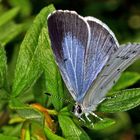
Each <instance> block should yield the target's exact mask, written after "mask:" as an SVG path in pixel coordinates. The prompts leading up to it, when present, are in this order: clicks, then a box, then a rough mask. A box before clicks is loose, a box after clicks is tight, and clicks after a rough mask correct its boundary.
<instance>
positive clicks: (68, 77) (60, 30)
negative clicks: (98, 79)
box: [48, 11, 89, 100]
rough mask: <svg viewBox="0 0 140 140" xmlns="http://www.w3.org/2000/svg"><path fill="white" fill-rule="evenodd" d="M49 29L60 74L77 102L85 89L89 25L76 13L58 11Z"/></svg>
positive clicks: (52, 18) (53, 16) (50, 22)
mask: <svg viewBox="0 0 140 140" xmlns="http://www.w3.org/2000/svg"><path fill="white" fill-rule="evenodd" d="M48 28H49V34H50V39H51V45H52V49H53V52H54V54H55V58H56V61H57V64H58V66H59V68H60V72H61V74H62V77H63V79H64V81H65V84H66V86H67V87H68V89H69V91H70V93H71V94H72V96H73V98H74V99H75V100H76V99H77V97H79V96H80V94H81V92H80V91H81V90H82V87H83V66H84V65H83V63H84V55H85V54H84V53H85V49H86V47H87V44H88V38H89V33H88V32H89V30H88V26H87V23H86V22H84V20H83V19H82V18H81V17H79V16H78V15H77V14H76V13H75V12H68V11H65V12H63V11H56V12H55V13H53V14H52V15H51V16H50V17H49V18H48Z"/></svg>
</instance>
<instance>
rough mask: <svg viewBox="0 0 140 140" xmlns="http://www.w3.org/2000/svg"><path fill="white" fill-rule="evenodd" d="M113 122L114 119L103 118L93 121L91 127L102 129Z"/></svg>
mask: <svg viewBox="0 0 140 140" xmlns="http://www.w3.org/2000/svg"><path fill="white" fill-rule="evenodd" d="M113 124H115V121H114V120H112V119H109V118H104V119H103V120H101V121H99V122H98V123H95V124H94V125H93V129H94V130H102V129H106V128H108V127H110V126H112V125H113Z"/></svg>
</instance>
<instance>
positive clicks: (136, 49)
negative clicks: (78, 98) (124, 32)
mask: <svg viewBox="0 0 140 140" xmlns="http://www.w3.org/2000/svg"><path fill="white" fill-rule="evenodd" d="M139 57H140V44H127V45H122V46H121V47H120V48H119V49H118V50H117V52H116V53H115V54H114V55H112V56H111V58H110V60H109V61H108V62H107V64H106V66H105V67H104V69H103V70H102V72H101V73H100V74H99V75H98V78H97V79H96V80H95V82H94V84H93V85H92V86H91V87H90V89H89V90H88V92H87V94H86V96H85V98H84V101H83V105H84V106H85V107H86V108H89V110H91V111H93V110H95V109H96V107H97V105H98V104H99V103H100V102H101V101H102V100H103V99H104V97H105V95H106V94H107V92H108V90H109V89H110V88H111V87H112V86H113V85H114V84H115V83H116V81H117V80H118V78H119V77H120V74H121V72H122V71H124V70H125V69H126V68H127V67H128V66H130V65H131V64H132V63H133V62H134V61H135V60H136V59H138V58H139Z"/></svg>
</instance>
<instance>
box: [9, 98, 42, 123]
mask: <svg viewBox="0 0 140 140" xmlns="http://www.w3.org/2000/svg"><path fill="white" fill-rule="evenodd" d="M9 106H10V108H11V109H13V110H16V112H17V113H18V114H19V115H20V116H21V117H22V118H24V119H28V120H34V121H37V122H39V123H40V124H41V125H43V124H44V116H43V114H42V113H41V112H39V111H38V110H37V109H35V108H33V107H31V106H29V105H25V104H23V103H22V102H20V101H19V99H16V98H12V99H11V100H10V104H9Z"/></svg>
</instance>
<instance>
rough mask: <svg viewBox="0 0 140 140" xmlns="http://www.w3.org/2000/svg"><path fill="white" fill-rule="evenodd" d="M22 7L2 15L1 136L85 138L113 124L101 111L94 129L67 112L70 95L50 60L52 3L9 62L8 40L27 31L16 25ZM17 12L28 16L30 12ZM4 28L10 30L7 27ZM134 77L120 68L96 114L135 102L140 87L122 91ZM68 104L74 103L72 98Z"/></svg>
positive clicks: (55, 139) (136, 75)
mask: <svg viewBox="0 0 140 140" xmlns="http://www.w3.org/2000/svg"><path fill="white" fill-rule="evenodd" d="M13 4H14V5H15V4H17V3H14V2H13ZM27 4H28V3H27ZM28 6H30V5H28ZM22 8H25V7H16V8H13V9H12V10H9V11H6V12H3V13H2V12H1V15H0V45H1V46H0V60H1V61H0V100H1V105H0V107H1V116H3V115H4V116H5V117H4V118H2V120H1V121H0V124H1V126H3V127H2V128H1V134H0V139H11V140H17V139H19V136H21V138H22V139H25V140H30V139H33V140H34V139H49V140H64V139H69V140H85V139H86V140H89V139H90V136H89V135H90V134H89V133H90V132H86V131H84V128H85V127H86V128H88V129H89V130H90V131H93V132H96V131H102V130H104V129H105V128H106V129H107V130H108V128H111V127H112V128H113V127H116V125H115V123H117V122H118V119H117V118H115V117H108V116H106V114H103V113H101V114H99V115H100V116H102V118H103V120H102V121H99V120H97V119H96V118H92V119H93V122H94V126H92V127H91V125H90V124H88V122H87V123H83V122H81V121H79V120H78V119H77V118H75V117H74V116H73V115H72V114H71V113H70V109H69V106H68V105H69V103H67V102H66V101H67V100H66V99H67V98H70V97H69V93H68V91H67V89H66V87H65V85H64V83H63V81H62V78H61V75H60V73H59V70H58V68H57V66H56V64H55V62H54V58H53V54H52V51H51V49H50V41H49V36H48V30H47V20H46V19H47V16H48V15H49V14H50V13H51V12H53V11H54V10H55V8H54V6H53V5H49V6H47V7H45V8H43V9H42V10H41V11H40V13H39V14H38V15H37V16H36V18H35V19H34V21H33V23H32V25H31V26H30V28H29V29H28V31H27V33H26V35H25V37H24V39H23V41H22V43H21V45H20V50H19V53H18V57H17V59H16V56H17V52H18V51H17V48H15V50H14V53H13V56H12V61H11V62H9V63H7V57H6V51H5V46H6V44H7V43H9V42H10V41H11V40H13V39H14V38H15V37H17V36H18V35H20V34H21V33H23V32H25V31H26V29H27V26H28V25H29V23H30V22H29V21H26V22H25V23H22V24H17V23H15V21H14V17H15V16H16V15H17V14H18V13H19V12H22V11H24V10H23V9H22ZM28 11H29V12H30V10H28ZM20 15H21V17H26V16H27V15H28V13H26V14H25V15H24V12H23V13H22V14H20ZM7 28H8V29H9V30H5V29H7ZM15 61H16V67H15V65H14V64H15ZM13 73H14V78H13V76H11V75H12V74H13ZM12 79H13V80H12ZM138 80H140V74H139V73H136V72H124V73H123V74H122V76H121V78H120V79H119V81H118V83H117V84H116V85H115V86H114V87H113V89H112V90H111V91H110V93H109V95H108V97H107V99H106V100H105V101H104V102H103V103H101V104H100V106H99V107H98V109H97V113H98V112H99V113H100V112H105V113H118V112H121V111H127V110H129V109H132V108H134V107H136V106H138V105H139V104H140V89H138V88H136V89H135V88H133V89H125V88H127V87H130V86H131V85H133V84H134V83H136V82H137V81H138ZM44 93H49V94H44ZM69 102H70V104H73V102H72V101H71V99H70V100H69ZM6 117H7V118H6ZM8 118H10V119H8ZM4 119H8V125H3V124H2V123H3V122H7V121H6V120H4ZM95 135H96V133H95Z"/></svg>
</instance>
